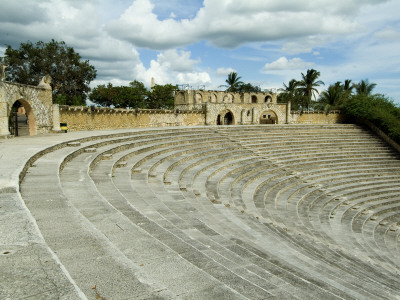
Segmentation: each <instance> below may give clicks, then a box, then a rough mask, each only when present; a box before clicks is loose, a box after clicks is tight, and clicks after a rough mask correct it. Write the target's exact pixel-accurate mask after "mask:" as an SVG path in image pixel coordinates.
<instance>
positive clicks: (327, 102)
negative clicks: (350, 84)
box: [319, 81, 347, 111]
mask: <svg viewBox="0 0 400 300" xmlns="http://www.w3.org/2000/svg"><path fill="white" fill-rule="evenodd" d="M345 88H346V82H345V84H343V85H342V84H341V82H339V81H338V82H336V83H335V84H331V85H330V86H329V87H328V89H327V90H326V91H323V92H322V93H321V95H320V97H319V102H320V103H321V104H323V105H324V109H325V110H326V111H328V110H330V109H332V108H333V109H334V108H337V107H338V106H339V105H340V104H341V103H342V101H343V100H344V98H345V97H347V92H346V91H345Z"/></svg>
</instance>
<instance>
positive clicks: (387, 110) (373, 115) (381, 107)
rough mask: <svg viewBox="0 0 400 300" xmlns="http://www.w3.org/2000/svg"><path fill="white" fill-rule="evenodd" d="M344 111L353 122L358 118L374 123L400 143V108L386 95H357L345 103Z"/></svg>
mask: <svg viewBox="0 0 400 300" xmlns="http://www.w3.org/2000/svg"><path fill="white" fill-rule="evenodd" d="M342 111H343V112H344V113H345V114H346V115H347V117H348V118H349V119H350V120H351V121H352V122H354V121H355V120H356V119H357V118H361V119H365V120H368V121H370V122H372V123H373V124H374V125H375V126H377V127H379V128H380V129H381V130H382V131H384V132H385V133H386V134H388V135H389V136H390V137H391V138H392V139H393V140H395V141H396V142H397V143H400V108H399V107H398V106H396V105H395V104H394V103H393V101H391V100H390V99H388V98H387V97H385V96H384V95H379V94H378V95H369V96H368V95H365V94H355V95H353V96H351V97H350V98H349V99H348V100H347V101H345V102H344V103H343V106H342Z"/></svg>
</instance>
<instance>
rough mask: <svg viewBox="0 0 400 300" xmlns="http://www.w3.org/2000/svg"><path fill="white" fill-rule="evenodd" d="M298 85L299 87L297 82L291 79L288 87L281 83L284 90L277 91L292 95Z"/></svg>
mask: <svg viewBox="0 0 400 300" xmlns="http://www.w3.org/2000/svg"><path fill="white" fill-rule="evenodd" d="M298 85H299V82H298V81H297V80H296V79H294V78H293V79H292V80H290V81H289V83H288V85H286V84H285V83H283V87H284V89H279V90H280V91H282V92H285V93H288V94H290V95H294V94H295V92H296V88H297V87H298Z"/></svg>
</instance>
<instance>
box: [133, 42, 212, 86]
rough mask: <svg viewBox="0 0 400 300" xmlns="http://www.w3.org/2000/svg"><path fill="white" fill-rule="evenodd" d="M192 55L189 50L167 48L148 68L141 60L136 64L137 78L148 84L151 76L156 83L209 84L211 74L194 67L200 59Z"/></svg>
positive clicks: (135, 72)
mask: <svg viewBox="0 0 400 300" xmlns="http://www.w3.org/2000/svg"><path fill="white" fill-rule="evenodd" d="M190 55H191V53H190V52H189V51H183V50H181V51H178V50H166V51H164V52H162V53H160V54H158V55H157V60H154V59H153V60H151V62H150V67H149V68H148V69H146V68H145V67H144V65H143V64H142V63H141V62H139V63H138V64H137V65H136V66H135V70H134V75H135V78H137V79H138V80H140V81H142V82H143V83H144V84H145V85H146V86H150V82H151V78H154V79H155V82H156V84H167V83H172V84H190V85H193V86H197V85H205V84H209V83H210V82H211V78H210V75H209V74H208V73H207V72H198V71H196V70H195V69H194V67H195V65H196V64H197V63H199V61H197V60H193V59H191V58H190Z"/></svg>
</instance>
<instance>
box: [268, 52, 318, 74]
mask: <svg viewBox="0 0 400 300" xmlns="http://www.w3.org/2000/svg"><path fill="white" fill-rule="evenodd" d="M313 65H314V63H311V62H306V61H303V60H302V59H301V58H298V57H295V58H292V59H287V58H286V57H284V56H283V57H281V58H279V59H277V60H276V61H274V62H272V63H267V64H265V66H264V68H263V71H264V72H268V71H281V70H302V69H306V68H310V67H312V66H313Z"/></svg>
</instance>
